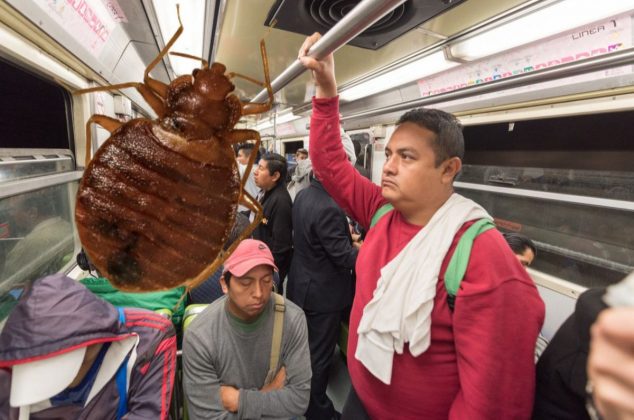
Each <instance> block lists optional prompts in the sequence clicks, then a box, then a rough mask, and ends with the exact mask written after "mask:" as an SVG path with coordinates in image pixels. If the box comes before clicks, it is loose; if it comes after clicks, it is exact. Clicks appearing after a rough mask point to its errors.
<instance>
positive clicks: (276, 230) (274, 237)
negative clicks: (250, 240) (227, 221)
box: [253, 153, 293, 294]
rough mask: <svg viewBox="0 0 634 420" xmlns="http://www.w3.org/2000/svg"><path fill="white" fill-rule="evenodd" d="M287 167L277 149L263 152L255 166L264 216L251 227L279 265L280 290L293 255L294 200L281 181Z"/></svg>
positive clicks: (280, 290)
mask: <svg viewBox="0 0 634 420" xmlns="http://www.w3.org/2000/svg"><path fill="white" fill-rule="evenodd" d="M286 171H287V169H286V159H284V157H283V156H281V155H278V154H277V153H267V154H265V155H264V156H262V158H261V159H260V162H259V164H258V167H257V169H256V170H255V184H256V185H257V186H258V187H260V188H261V189H262V192H261V193H260V196H261V197H260V199H259V201H260V203H262V208H263V212H264V219H263V220H262V223H260V225H259V226H258V227H257V228H255V230H254V231H253V237H254V238H255V239H259V240H261V241H262V242H264V243H265V244H266V245H267V246H268V247H269V248H270V249H271V252H272V253H273V258H274V259H275V265H277V267H278V268H279V275H280V284H279V286H280V287H279V290H278V292H279V293H280V294H282V292H283V289H284V288H283V284H284V279H285V278H286V275H287V274H288V269H289V268H290V266H291V259H292V257H293V220H292V212H291V209H292V206H293V202H292V200H291V196H290V195H289V194H288V191H287V190H286V185H285V182H284V180H285V179H286Z"/></svg>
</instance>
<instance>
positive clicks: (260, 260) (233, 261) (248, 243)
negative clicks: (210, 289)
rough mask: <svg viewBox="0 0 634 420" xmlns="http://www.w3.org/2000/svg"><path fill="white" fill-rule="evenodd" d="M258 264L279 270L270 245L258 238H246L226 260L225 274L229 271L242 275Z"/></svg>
mask: <svg viewBox="0 0 634 420" xmlns="http://www.w3.org/2000/svg"><path fill="white" fill-rule="evenodd" d="M258 265H268V266H271V267H272V268H273V270H275V271H278V269H277V267H276V266H275V262H274V261H273V254H271V250H270V249H269V247H268V246H266V244H265V243H264V242H262V241H258V240H257V239H245V240H243V241H242V242H240V245H238V247H237V248H236V250H235V251H233V254H231V255H230V256H229V258H227V259H226V260H225V264H224V268H223V270H222V272H223V274H224V273H226V272H227V271H229V272H230V273H231V274H233V275H234V276H236V277H242V276H244V275H245V274H247V273H248V272H249V270H251V269H252V268H254V267H257V266H258Z"/></svg>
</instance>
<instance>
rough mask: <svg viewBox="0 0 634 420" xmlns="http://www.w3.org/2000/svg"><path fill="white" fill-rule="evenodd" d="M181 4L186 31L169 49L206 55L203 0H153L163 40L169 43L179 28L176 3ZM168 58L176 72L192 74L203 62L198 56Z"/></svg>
mask: <svg viewBox="0 0 634 420" xmlns="http://www.w3.org/2000/svg"><path fill="white" fill-rule="evenodd" d="M177 3H178V4H179V5H180V15H181V22H183V33H182V34H181V36H180V37H179V38H178V40H177V41H176V43H175V44H174V46H172V48H171V50H170V51H173V52H181V53H186V54H190V55H193V56H195V57H201V58H202V55H203V31H204V29H205V28H204V27H205V22H204V20H205V3H206V2H204V1H201V0H152V4H153V5H154V11H155V12H156V18H157V19H158V23H159V27H160V28H161V35H162V36H163V42H164V43H166V44H167V42H168V41H169V40H170V38H171V37H172V36H173V35H174V33H175V32H176V30H177V29H178V16H177V15H176V4H177ZM169 61H170V62H171V63H172V68H173V69H174V72H175V73H176V75H177V76H180V75H183V74H191V72H192V70H193V69H195V68H200V66H201V63H200V62H196V60H192V59H188V58H182V57H175V56H172V55H170V56H169Z"/></svg>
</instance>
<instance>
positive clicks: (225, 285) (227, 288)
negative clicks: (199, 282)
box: [220, 275, 229, 295]
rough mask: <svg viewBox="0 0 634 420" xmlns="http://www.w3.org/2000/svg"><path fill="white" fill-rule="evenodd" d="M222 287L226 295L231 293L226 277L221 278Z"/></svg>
mask: <svg viewBox="0 0 634 420" xmlns="http://www.w3.org/2000/svg"><path fill="white" fill-rule="evenodd" d="M220 287H221V288H222V293H224V294H225V295H226V294H227V293H229V287H228V286H227V282H226V281H225V276H224V275H222V276H220Z"/></svg>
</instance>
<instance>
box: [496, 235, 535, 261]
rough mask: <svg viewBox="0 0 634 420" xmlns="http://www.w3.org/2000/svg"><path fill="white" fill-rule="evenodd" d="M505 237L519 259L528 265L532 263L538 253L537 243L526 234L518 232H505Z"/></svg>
mask: <svg viewBox="0 0 634 420" xmlns="http://www.w3.org/2000/svg"><path fill="white" fill-rule="evenodd" d="M504 239H506V242H507V243H508V244H509V246H510V247H511V249H512V250H513V253H514V254H515V256H516V257H517V259H518V261H519V262H520V263H521V264H522V265H523V266H524V267H528V266H529V265H531V264H532V262H533V260H534V259H535V255H537V249H536V248H535V244H534V243H533V241H531V240H530V239H529V238H528V237H527V236H526V235H522V234H521V233H516V232H508V233H505V234H504Z"/></svg>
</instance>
